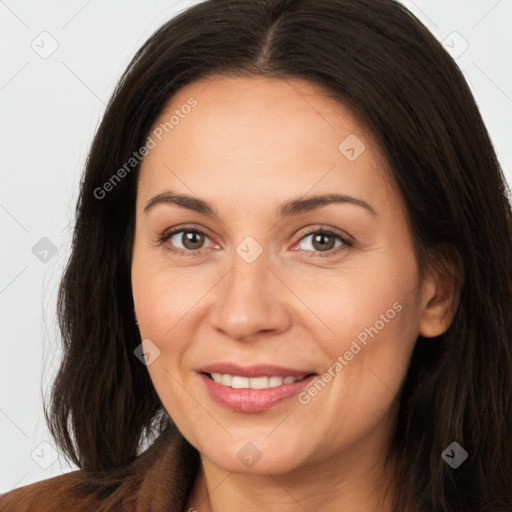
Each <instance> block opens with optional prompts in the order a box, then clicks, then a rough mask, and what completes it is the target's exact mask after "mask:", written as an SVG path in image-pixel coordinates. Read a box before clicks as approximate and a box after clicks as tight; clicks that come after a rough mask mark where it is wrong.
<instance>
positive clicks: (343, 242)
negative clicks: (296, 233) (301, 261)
mask: <svg viewBox="0 0 512 512" xmlns="http://www.w3.org/2000/svg"><path fill="white" fill-rule="evenodd" d="M352 245H353V244H352V242H351V241H349V240H348V239H347V238H345V237H343V236H341V235H340V234H338V233H335V232H334V231H331V230H328V229H321V230H317V231H313V232H311V233H308V234H306V235H305V236H303V237H302V238H301V239H300V241H299V242H298V243H297V244H296V245H295V246H294V247H293V249H295V248H298V249H300V250H303V251H308V252H317V253H327V254H325V255H326V256H328V255H332V254H333V253H338V252H339V251H340V250H343V249H344V248H345V247H352ZM340 248H341V249H340ZM319 256H324V254H319Z"/></svg>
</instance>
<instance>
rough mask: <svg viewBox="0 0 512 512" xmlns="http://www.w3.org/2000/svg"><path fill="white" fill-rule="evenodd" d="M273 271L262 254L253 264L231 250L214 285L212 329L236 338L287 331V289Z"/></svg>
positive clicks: (288, 320) (288, 324) (211, 311)
mask: <svg viewBox="0 0 512 512" xmlns="http://www.w3.org/2000/svg"><path fill="white" fill-rule="evenodd" d="M275 273H276V271H275V270H272V269H271V268H270V267H269V266H268V261H267V259H266V257H265V253H263V254H261V255H260V256H259V257H258V258H257V259H256V260H255V261H253V262H252V263H248V262H247V261H245V260H244V259H243V258H241V257H240V256H239V255H238V254H237V253H234V254H233V265H232V267H231V270H230V271H229V272H228V273H227V275H226V276H225V277H224V279H222V281H221V282H220V283H219V284H218V285H217V286H216V287H215V288H216V290H217V293H216V294H215V295H214V304H213V305H212V307H211V309H210V322H211V325H212V326H213V328H215V329H216V330H217V331H219V332H222V333H223V334H224V335H226V336H229V337H230V338H231V339H236V340H249V339H254V338H255V337H259V336H260V335H269V334H278V333H282V332H284V331H286V330H287V329H288V328H289V326H290V324H291V314H290V311H289V307H288V306H287V301H286V298H287V289H286V287H285V286H284V285H283V283H282V282H281V281H280V280H279V279H278V278H277V277H276V275H275ZM289 293H290V292H289V291H288V294H289Z"/></svg>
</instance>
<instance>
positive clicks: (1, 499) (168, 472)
mask: <svg viewBox="0 0 512 512" xmlns="http://www.w3.org/2000/svg"><path fill="white" fill-rule="evenodd" d="M198 466H199V454H198V452H197V451H196V450H195V449H194V448H193V447H192V446H191V445H190V444H189V443H188V442H187V441H186V440H185V439H184V438H183V436H181V434H179V432H174V433H170V432H169V431H166V432H164V433H162V435H160V436H159V438H158V439H157V440H156V441H155V442H154V443H153V445H152V446H150V448H149V449H147V450H146V451H145V452H144V453H142V454H141V455H139V456H138V457H137V458H136V459H135V460H133V461H132V463H130V464H129V465H127V466H122V467H118V468H116V469H112V470H108V471H102V472H100V473H90V472H87V471H85V470H83V469H81V470H77V471H72V472H70V473H66V474H64V475H60V476H56V477H53V478H48V479H47V480H42V481H40V482H35V483H33V484H29V485H25V486H23V487H19V488H17V489H14V490H12V491H10V492H8V493H6V494H2V495H0V512H47V511H48V512H50V511H51V512H61V511H66V512H67V511H70V510H72V511H73V512H91V511H92V510H94V511H95V512H107V511H113V510H124V511H128V510H130V511H149V510H181V509H182V508H183V507H184V506H185V501H186V499H187V496H188V493H189V492H190V490H191V487H192V484H193V481H194V479H195V476H196V474H197V469H198Z"/></svg>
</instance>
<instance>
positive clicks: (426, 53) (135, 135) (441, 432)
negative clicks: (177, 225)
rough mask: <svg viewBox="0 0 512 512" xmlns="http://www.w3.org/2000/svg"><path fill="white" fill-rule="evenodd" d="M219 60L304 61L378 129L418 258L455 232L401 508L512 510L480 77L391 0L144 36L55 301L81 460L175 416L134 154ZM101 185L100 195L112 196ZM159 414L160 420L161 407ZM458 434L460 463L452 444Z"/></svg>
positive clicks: (289, 72)
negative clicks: (149, 359)
mask: <svg viewBox="0 0 512 512" xmlns="http://www.w3.org/2000/svg"><path fill="white" fill-rule="evenodd" d="M216 74H235V75H236V74H240V75H251V74H252V75H258V76H269V77H277V78H282V79H287V78H300V79H306V80H309V81H310V82H311V83H313V84H316V85H319V86H321V87H322V88H323V89H324V90H325V91H329V94H330V95H331V96H332V97H334V98H336V99H338V100H339V101H340V102H341V103H343V104H344V105H346V106H348V107H349V108H350V109H351V111H352V112H353V113H354V115H355V116H356V118H357V119H358V120H359V122H360V123H362V124H364V125H365V126H366V127H367V128H368V129H369V130H370V131H371V133H372V134H373V135H374V136H375V139H376V140H377V142H378V144H379V146H380V149H381V150H382V152H383V153H384V155H385V157H386V159H387V161H388V163H389V166H390V168H391V170H392V179H393V180H394V181H395V183H396V185H397V188H398V190H399V191H400V193H401V195H402V197H403V200H404V202H405V204H406V207H407V213H408V220H409V223H410V226H411V231H412V235H413V238H414V243H415V250H416V254H417V258H418V262H419V265H420V269H421V270H422V271H423V270H425V269H426V268H428V267H429V266H430V265H436V264H438V263H439V261H440V255H449V254H450V251H445V252H442V249H443V248H444V247H448V246H449V247H450V248H451V249H452V251H453V250H455V252H456V253H457V254H459V255H460V258H461V261H462V264H463V268H464V276H465V278H464V282H463V285H462V287H461V290H460V303H459V307H458V310H457V313H456V316H455V318H454V321H453V323H452V325H451V326H450V328H449V329H448V330H447V331H446V332H445V333H444V334H443V335H441V336H439V337H438V338H436V339H430V340H428V343H427V342H426V340H424V339H422V338H421V337H419V338H418V340H417V343H416V347H415V350H414V353H413V356H412V360H411V363H410V368H409V371H408V373H407V376H406V379H405V381H404V383H403V388H402V395H401V402H400V409H399V414H398V423H397V428H396V431H395V434H394V437H393V439H392V443H391V446H390V450H391V451H392V453H394V454H395V455H396V457H397V460H398V473H397V475H396V493H395V494H396V496H395V508H396V510H397V511H405V510H414V511H417V510H429V511H432V510H435V511H439V512H449V511H465V512H467V511H468V510H474V511H476V510H478V511H479V512H481V511H485V510H488V511H493V512H494V511H498V510H511V509H512V491H511V487H512V484H511V481H512V408H511V401H510V396H511V393H512V350H511V349H512V216H511V208H510V202H509V199H508V198H507V192H506V182H505V178H504V175H503V173H502V170H501V168H500V165H499V163H498V160H497V158H496V153H495V150H494V148H493V145H492V143H491V140H490V138H489V135H488V133H487V131H486V128H485V126H484V123H483V121H482V117H481V115H480V113H479V110H478V108H477V105H476V103H475V101H474V99H473V97H472V94H471V92H470V89H469V87H468V85H467V83H466V81H465V79H464V77H463V75H462V73H461V71H460V69H459V68H458V67H457V65H456V64H455V62H454V61H453V60H452V58H451V57H450V56H449V55H448V54H447V52H446V51H445V50H444V49H443V47H442V45H441V44H440V43H439V42H438V41H437V40H436V38H435V37H434V36H433V35H432V34H431V33H430V32H429V31H428V30H427V29H426V28H425V27H424V26H423V25H422V24H421V23H420V22H419V21H418V20H417V19H416V18H415V17H414V16H413V15H412V14H411V13H410V12H409V11H408V10H407V9H406V8H405V7H403V6H402V5H401V4H399V3H397V2H395V1H393V0H251V1H247V0H210V1H205V2H203V3H200V4H197V5H195V6H193V7H191V8H189V9H187V10H186V11H184V12H183V13H181V14H180V15H178V16H177V17H175V18H173V19H172V20H170V21H169V22H167V23H166V24H165V25H163V26H162V27H161V28H160V29H159V30H158V31H157V32H156V33H155V34H154V35H153V36H151V37H150V39H149V40H148V41H147V42H146V43H145V44H144V45H143V47H142V48H141V49H140V50H139V51H138V52H137V54H136V55H135V57H134V58H133V60H132V62H131V63H130V65H129V67H128V69H127V70H126V71H125V73H124V74H123V76H122V78H121V80H120V82H119V84H118V86H117V88H116V90H115V92H114V93H113V95H112V98H111V99H110V102H109V104H108V107H107V109H106V112H105V115H104V117H103V120H102V122H101V125H100V127H99V129H98V131H97V133H96V136H95V138H94V141H93V144H92V147H91V150H90V153H89V157H88V160H87V165H86V169H85V173H84V176H83V181H82V183H81V190H80V197H79V201H78V204H77V208H76V225H75V230H74V237H73V244H72V253H71V257H70V260H69V262H68V265H67V268H66V271H65V274H64V276H63V279H62V283H61V287H60V293H59V304H58V314H59V323H60V328H61V331H62V335H63V348H64V357H63V361H62V365H61V367H60V370H59V373H58V376H57V378H56V380H55V383H54V386H53V389H52V394H51V403H50V404H49V410H48V411H45V414H46V416H47V421H48V424H49V427H50V429H51V432H52V434H53V435H54V437H55V439H56V441H57V443H58V445H59V446H60V447H61V449H62V450H63V451H64V452H65V453H66V454H67V455H68V456H69V458H70V459H71V460H72V461H73V462H74V463H75V464H77V465H78V466H79V467H80V468H84V469H86V470H90V471H108V470H111V469H113V468H120V467H123V466H125V465H127V464H128V463H129V462H131V461H132V460H133V459H134V458H135V457H136V456H137V454H138V452H139V450H140V446H141V442H142V440H143V439H147V438H149V436H150V435H151V434H152V433H155V432H157V433H158V432H159V431H161V429H162V428H163V425H164V423H165V416H164V420H163V421H162V420H161V416H159V413H161V412H162V404H161V402H160V400H159V398H158V396H157V394H156V392H155V389H154V387H153V385H152V383H151V380H150V378H149V375H148V372H147V369H146V367H145V366H144V365H142V364H141V363H140V361H139V360H138V359H137V358H136V357H135V356H134V349H135V348H136V347H137V346H138V345H139V344H140V342H141V340H140V335H139V332H138V329H137V327H136V325H135V319H134V313H133V300H132V291H131V283H130V267H131V254H132V248H133V233H134V213H135V198H136V185H137V175H138V170H139V165H136V166H134V167H133V169H131V170H130V171H129V172H127V173H125V174H126V176H124V177H123V179H121V180H119V182H116V183H115V186H113V187H110V188H111V190H109V191H108V193H106V194H98V190H99V189H100V188H101V187H103V185H104V184H105V183H106V182H108V181H109V180H110V179H111V178H112V175H113V174H114V173H116V171H117V170H118V169H119V168H121V167H122V166H123V165H124V164H125V163H126V162H127V161H128V160H129V159H130V157H131V156H132V154H133V152H134V151H136V150H138V149H139V148H140V147H141V146H142V145H143V144H144V143H145V141H146V138H147V137H148V135H149V132H150V129H151V127H152V126H153V124H154V122H155V120H156V119H157V117H158V116H159V114H160V113H161V112H162V110H163V108H164V106H165V105H166V103H167V102H168V101H169V99H170V98H171V97H172V95H173V94H174V93H175V92H176V91H177V90H179V89H180V88H182V87H183V86H184V85H186V84H188V83H190V82H192V81H194V80H197V79H199V78H203V77H208V76H215V75H216ZM100 196H102V197H100ZM159 418H160V419H159ZM454 441H456V442H458V443H459V444H460V445H461V446H462V447H463V448H464V449H465V450H466V451H467V452H468V454H469V457H468V459H467V460H466V461H465V462H464V463H463V464H462V465H461V466H460V467H458V468H457V469H452V468H451V467H450V466H449V465H448V464H447V463H446V462H445V461H444V460H443V459H442V457H441V454H442V452H443V451H444V450H445V449H446V448H447V447H448V446H449V445H450V444H451V443H452V442H454Z"/></svg>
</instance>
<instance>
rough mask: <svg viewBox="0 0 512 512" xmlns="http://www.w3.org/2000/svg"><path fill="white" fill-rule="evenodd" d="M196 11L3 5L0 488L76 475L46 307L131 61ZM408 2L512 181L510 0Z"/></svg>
mask: <svg viewBox="0 0 512 512" xmlns="http://www.w3.org/2000/svg"><path fill="white" fill-rule="evenodd" d="M248 1H250V0H248ZM193 3H197V2H191V1H190V0H188V1H187V0H183V1H181V2H180V1H175V2H172V1H168V0H167V1H166V0H145V1H144V2H143V1H142V0H140V1H134V0H132V1H123V0H109V1H108V2H100V1H98V0H89V1H86V0H72V1H68V2H57V0H52V1H46V2H29V1H25V0H18V1H16V0H5V1H2V0H0V43H1V44H0V52H1V62H2V66H1V67H0V102H1V108H2V110H1V111H2V118H1V119H2V123H1V124H0V126H1V134H0V154H1V166H0V169H1V180H2V187H1V188H0V226H1V240H2V242H1V253H2V260H1V261H2V265H1V266H0V308H1V310H0V311H1V316H0V318H1V324H0V336H1V338H0V339H1V343H2V351H1V354H2V357H1V358H0V433H1V439H2V442H1V444H0V447H1V448H0V449H1V452H0V461H1V462H0V465H1V466H0V492H7V491H9V490H11V489H13V488H15V487H20V486H23V485H27V484H29V483H31V482H35V481H38V480H42V479H46V478H49V477H51V476H55V475H59V474H61V473H65V472H67V471H70V470H72V469H76V468H75V467H74V466H70V465H68V464H67V463H66V462H65V460H64V457H63V456H62V455H59V454H58V452H57V450H56V447H55V445H54V443H53V440H52V438H51V437H50V435H49V432H48V430H47V427H46V424H45V420H44V416H43V412H42V411H43V410H42V396H43V393H46V391H47V390H48V387H49V384H50V382H51V380H52V378H53V376H54V374H55V371H56V369H57V366H58V363H59V358H60V355H61V354H60V348H59V343H60V340H59V333H58V330H57V327H56V317H55V304H56V296H57V286H58V282H59V279H60V277H61V274H62V271H63V269H64V265H65V263H66V260H67V258H68V256H69V249H70V240H71V229H72V225H73V224H72V221H73V212H74V207H75V203H76V199H77V197H78V184H79V180H80V176H81V172H82V169H83V165H84V162H85V158H86V155H87V151H88V148H89V145H90V143H91V140H92V137H93V134H94V131H95V129H96V127H97V126H98V123H99V120H100V118H101V115H102V113H103V111H104V108H105V104H106V102H107V100H108V98H109V96H110V94H111V92H112V91H113V88H114V86H115V84H116V81H117V80H118V78H119V77H120V75H121V73H122V72H123V70H124V69H125V67H126V66H127V64H128V62H129V61H130V59H131V58H132V56H133V55H134V53H135V51H136V50H137V49H138V48H139V47H140V46H141V45H142V44H143V42H144V41H145V40H146V39H147V37H149V35H150V34H151V33H152V32H153V31H154V30H156V29H157V28H158V27H159V26H160V25H161V24H163V23H164V22H165V21H166V20H168V19H169V18H170V17H172V16H173V15H174V14H176V13H177V12H180V11H182V10H183V9H185V8H186V7H188V6H189V5H192V4H193ZM403 3H404V4H405V5H406V7H408V8H409V9H410V10H411V11H412V12H413V13H414V14H415V15H416V16H418V17H419V18H420V20H421V21H422V22H423V23H424V24H425V25H426V26H427V27H428V28H429V30H430V31H431V32H432V33H433V34H434V35H435V36H436V37H437V38H438V39H439V40H441V41H446V42H447V44H448V45H449V46H451V47H452V48H451V49H450V52H453V53H452V55H453V56H454V58H456V61H457V63H458V65H459V66H460V67H461V69H462V70H463V72H464V74H465V76H466V79H467V80H468V82H469V84H470V87H471V89H472V91H473V94H474V95H475V98H476V100H477V102H478V105H479V107H480V110H481V112H482V115H483V118H484V121H485V122H486V124H487V127H488V130H489V132H490V134H491V137H492V140H493V142H494V145H495V148H496V150H497V153H498V157H499V159H500V162H501V164H502V167H503V169H504V170H505V173H506V176H507V181H508V183H509V184H511V183H512V147H511V146H512V144H511V142H512V57H511V56H512V31H511V28H512V0H500V1H497V0H472V1H468V0H457V1H454V0H452V1H450V2H446V0H415V1H414V2H413V1H410V0H404V1H403ZM43 32H47V34H42V33H43ZM453 32H457V33H458V34H453ZM41 34H42V35H41ZM56 45H58V47H57V48H56V50H55V51H54V52H53V53H52V54H51V55H48V54H49V53H50V52H51V50H52V49H53V47H54V46H56ZM466 45H469V46H468V47H467V49H465V48H466ZM464 50H465V51H464ZM43 57H45V58H43ZM43 237H46V238H47V239H49V241H50V242H49V241H48V240H45V241H42V242H41V241H40V240H41V239H42V238H43ZM36 244H37V245H36ZM41 244H42V245H41ZM34 246H35V247H36V249H34V250H33V248H34ZM52 246H54V247H55V254H53V253H52V251H51V248H52ZM44 249H47V250H49V252H48V253H44V252H43V251H44ZM45 260H46V261H45Z"/></svg>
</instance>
